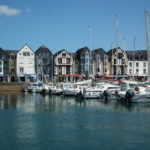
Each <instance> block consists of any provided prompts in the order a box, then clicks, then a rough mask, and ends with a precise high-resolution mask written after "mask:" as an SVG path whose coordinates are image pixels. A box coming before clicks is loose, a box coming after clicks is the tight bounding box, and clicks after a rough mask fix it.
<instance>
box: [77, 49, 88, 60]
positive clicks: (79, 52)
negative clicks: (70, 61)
mask: <svg viewBox="0 0 150 150" xmlns="http://www.w3.org/2000/svg"><path fill="white" fill-rule="evenodd" d="M87 51H88V52H89V53H90V49H89V48H88V47H82V48H80V49H78V50H77V51H76V58H79V57H80V55H81V54H82V53H85V52H87Z"/></svg>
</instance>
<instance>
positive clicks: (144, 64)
mask: <svg viewBox="0 0 150 150" xmlns="http://www.w3.org/2000/svg"><path fill="white" fill-rule="evenodd" d="M126 53H127V57H128V69H127V73H128V75H130V76H132V77H134V78H138V79H142V78H145V79H146V78H148V57H147V56H148V53H147V50H135V51H126Z"/></svg>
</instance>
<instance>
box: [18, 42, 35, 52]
mask: <svg viewBox="0 0 150 150" xmlns="http://www.w3.org/2000/svg"><path fill="white" fill-rule="evenodd" d="M24 47H28V48H29V49H30V50H31V51H32V52H33V53H34V51H33V50H32V49H31V47H30V46H29V45H28V44H25V45H24V46H23V47H22V48H21V49H20V50H19V51H22V49H23V48H24Z"/></svg>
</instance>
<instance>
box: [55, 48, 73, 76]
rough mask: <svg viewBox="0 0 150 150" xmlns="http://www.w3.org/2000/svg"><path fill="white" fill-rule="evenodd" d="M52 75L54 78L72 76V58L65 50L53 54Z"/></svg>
mask: <svg viewBox="0 0 150 150" xmlns="http://www.w3.org/2000/svg"><path fill="white" fill-rule="evenodd" d="M54 74H55V76H61V75H69V74H73V57H72V54H71V53H68V52H67V51H66V50H65V49H63V50H60V51H58V52H57V53H55V56H54Z"/></svg>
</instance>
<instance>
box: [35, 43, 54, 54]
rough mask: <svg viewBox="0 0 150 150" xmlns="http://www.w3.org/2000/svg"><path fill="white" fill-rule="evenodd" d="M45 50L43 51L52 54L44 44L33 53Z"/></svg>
mask: <svg viewBox="0 0 150 150" xmlns="http://www.w3.org/2000/svg"><path fill="white" fill-rule="evenodd" d="M40 51H41V52H45V53H47V52H48V53H51V54H52V52H51V51H50V50H49V49H48V48H47V47H46V46H44V45H42V46H40V47H39V48H38V49H37V50H36V52H35V54H36V53H39V52H40Z"/></svg>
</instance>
